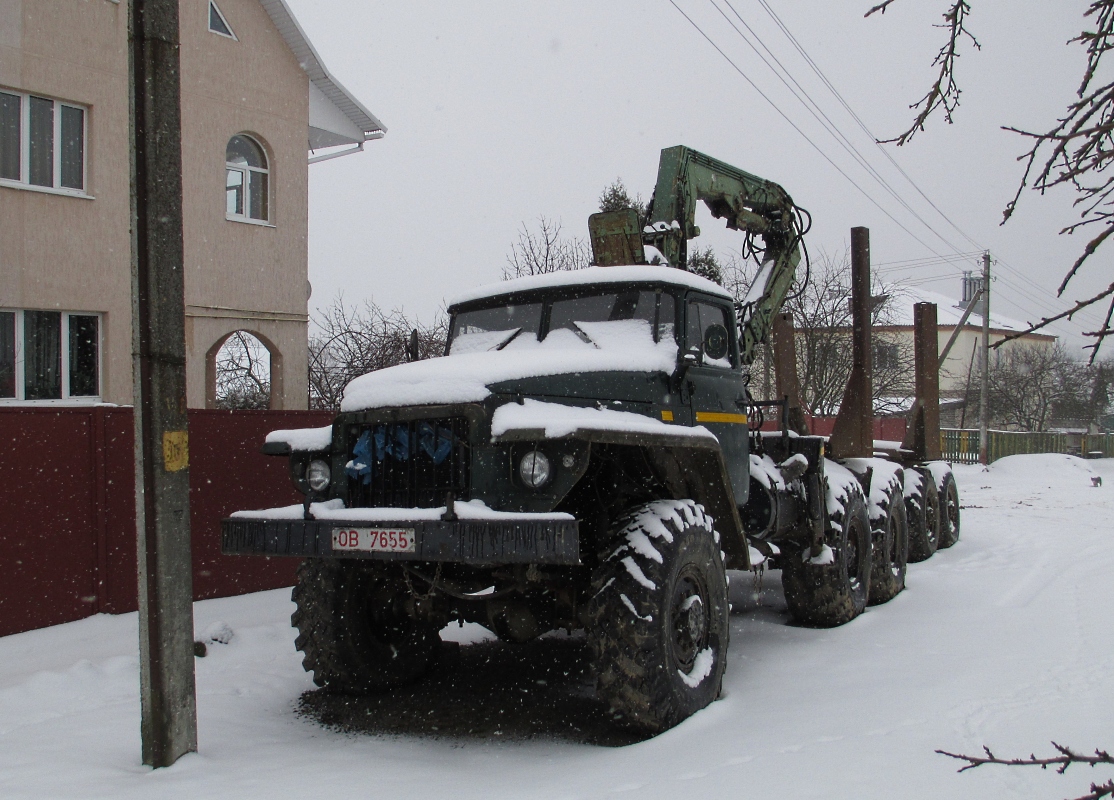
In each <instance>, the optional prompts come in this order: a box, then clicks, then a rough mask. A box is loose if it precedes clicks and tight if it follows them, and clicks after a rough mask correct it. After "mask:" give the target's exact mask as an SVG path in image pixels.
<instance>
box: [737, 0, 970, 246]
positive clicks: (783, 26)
mask: <svg viewBox="0 0 1114 800" xmlns="http://www.w3.org/2000/svg"><path fill="white" fill-rule="evenodd" d="M758 2H759V3H760V4H761V6H762V8H764V9H765V10H766V13H767V14H769V15H770V18H771V19H773V21H774V23H775V24H776V25H777V26H778V28H779V29H781V32H782V33H783V34H785V37H786V38H787V39H788V40H789V42H790V43H791V44H792V45H793V47H794V48H796V50H797V52H798V53H800V55H801V57H802V58H803V59H804V60H805V63H807V64H808V65H809V67H811V68H812V71H813V72H814V73H815V74H816V76H817V77H818V78H819V79H820V80H821V82H823V84H824V85H825V86H826V87H827V88H828V90H829V91H830V92H831V93H832V95H833V96H834V97H835V99H836V100H837V101H838V102H839V104H840V105H841V106H843V109H844V110H845V111H846V112H847V113H848V114H849V115H850V116H851V118H852V119H853V120H855V122H856V124H858V126H859V128H861V129H862V131H863V133H865V134H866V135H867V136H869V137H870V140H871V141H872V142H874V145H875V147H877V148H878V150H879V151H881V153H882V155H884V156H885V157H886V160H887V161H889V162H890V164H892V165H893V167H894V168H895V169H896V170H897V171H898V172H899V173H901V176H902V177H903V178H905V180H907V181H908V182H909V185H910V186H912V187H913V188H914V189H915V190H916V192H917V194H919V195H920V196H921V197H922V198H924V200H925V202H927V203H928V204H929V205H930V206H932V208H933V210H934V211H935V212H936V213H937V214H939V215H940V216H941V217H942V218H943V219H944V221H945V222H947V223H948V224H949V225H951V226H952V228H954V229H955V231H956V232H958V233H959V235H960V236H962V237H963V238H964V239H966V240H967V241H968V242H970V243H971V244H973V245H974V246H975V247H976V248H977V249H978V250H985V249H986V248H985V247H983V246H982V245H981V244H979V243H978V242H977V241H975V240H974V239H973V238H971V237H970V236H968V235H967V233H966V232H965V231H964V230H963V229H962V228H960V227H959V226H958V225H956V224H955V223H954V222H952V220H951V218H950V217H949V216H948V215H947V214H945V213H944V212H943V211H942V210H941V209H940V207H939V206H937V205H936V204H935V203H934V202H932V199H931V198H930V197H929V196H928V195H927V194H925V193H924V192H923V191H922V190H921V187H920V186H918V185H917V183H916V181H914V180H913V179H912V177H910V176H909V174H908V173H907V172H906V171H905V170H904V169H903V168H902V167H901V165H900V164H898V163H897V161H896V160H895V159H894V157H893V156H892V155H890V151H889V150H887V149H886V148H885V146H883V145H882V144H881V143H880V142H879V141H878V137H877V136H875V135H874V133H873V132H872V131H871V130H870V128H868V127H867V125H866V123H865V122H863V120H862V118H861V117H859V115H858V114H857V113H855V110H854V109H853V108H851V106H850V104H849V103H848V102H847V101H846V100H844V99H843V95H841V94H840V93H839V91H838V90H837V89H836V88H835V85H834V84H832V82H831V81H830V80H828V76H827V75H825V74H824V71H823V70H822V69H820V66H819V65H818V64H817V63H816V62H815V61H813V59H812V56H810V55H809V54H808V52H807V51H806V50H805V49H804V47H803V46H802V45H801V43H800V42H799V41H797V37H796V36H794V35H793V32H792V31H790V30H789V27H788V26H787V25H786V24H785V23H784V22H782V21H781V18H780V17H779V16H778V15H777V13H776V12H775V11H774V10H773V9H772V8H771V7H770V5H769V3H768V2H767V0H758ZM953 249H955V248H953Z"/></svg>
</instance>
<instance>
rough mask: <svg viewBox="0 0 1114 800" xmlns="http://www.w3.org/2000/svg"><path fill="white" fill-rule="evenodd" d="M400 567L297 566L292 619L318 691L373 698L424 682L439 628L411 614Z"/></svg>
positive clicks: (315, 562)
mask: <svg viewBox="0 0 1114 800" xmlns="http://www.w3.org/2000/svg"><path fill="white" fill-rule="evenodd" d="M408 597H409V591H408V590H407V588H406V586H405V583H404V582H403V580H402V573H401V571H400V570H399V569H398V567H397V566H395V565H391V564H386V563H383V562H375V561H363V560H359V561H357V560H339V559H323V558H307V559H306V560H305V561H303V562H302V565H301V567H300V568H299V569H298V583H297V585H296V586H295V587H294V591H293V593H292V596H291V599H292V600H293V601H294V602H295V604H297V609H296V610H295V611H294V614H293V615H292V616H291V617H290V621H291V622H292V623H293V624H294V627H296V628H297V629H298V638H297V639H296V640H295V645H296V646H297V648H298V649H299V650H301V651H302V653H303V656H304V657H303V658H302V666H303V667H305V670H306V671H307V672H312V673H313V682H314V683H316V684H317V685H318V686H322V687H325V688H327V689H332V690H335V691H339V692H345V693H350V694H367V693H370V692H377V691H383V690H385V689H389V688H391V687H394V686H400V685H402V684H405V683H409V682H411V681H414V680H417V679H418V678H420V677H421V676H422V674H423V673H424V672H425V671H426V669H427V668H428V667H429V665H430V663H431V662H432V661H433V660H434V658H435V657H436V655H437V653H438V651H439V649H440V645H441V640H440V637H439V636H438V635H437V630H436V628H434V627H432V626H430V625H427V624H423V623H420V622H418V621H415V620H413V619H411V618H410V617H409V616H407V614H406V612H405V610H404V608H403V604H404V603H405V601H406V599H407V598H408Z"/></svg>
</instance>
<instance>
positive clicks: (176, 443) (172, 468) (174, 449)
mask: <svg viewBox="0 0 1114 800" xmlns="http://www.w3.org/2000/svg"><path fill="white" fill-rule="evenodd" d="M162 463H163V466H164V467H165V468H166V471H167V472H180V471H181V470H184V469H185V468H186V467H188V466H189V465H190V438H189V433H188V432H186V431H166V432H165V433H163V435H162Z"/></svg>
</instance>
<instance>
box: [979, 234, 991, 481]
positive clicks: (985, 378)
mask: <svg viewBox="0 0 1114 800" xmlns="http://www.w3.org/2000/svg"><path fill="white" fill-rule="evenodd" d="M982 303H983V306H982V385H981V386H980V387H979V463H980V464H986V463H989V460H990V459H989V452H990V433H989V428H990V413H989V410H988V400H989V397H988V395H989V393H990V251H989V250H987V251H986V252H985V253H983V254H982Z"/></svg>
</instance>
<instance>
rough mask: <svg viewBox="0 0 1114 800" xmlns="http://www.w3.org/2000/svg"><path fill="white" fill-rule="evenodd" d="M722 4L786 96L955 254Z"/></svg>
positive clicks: (728, 0) (759, 39)
mask: <svg viewBox="0 0 1114 800" xmlns="http://www.w3.org/2000/svg"><path fill="white" fill-rule="evenodd" d="M723 2H724V4H725V5H726V6H727V7H728V8H730V9H731V12H732V13H733V14H734V15H735V17H736V18H737V19H738V20H739V22H740V23H741V24H742V26H743V27H744V28H746V30H747V31H748V32H749V33H750V35H751V36H752V37H753V38H754V40H755V41H756V42H757V43H758V45H759V46H761V48H762V50H764V51H765V52H766V54H767V55H769V57H770V59H772V60H773V62H774V63H775V64H777V68H775V67H774V65H773V64H771V63H770V60H769V59H767V58H766V56H764V55H763V54H762V52H761V51H759V49H758V47H756V46H755V44H754V42H752V41H751V40H750V39H749V38H748V37H747V36H746V35H745V34H744V33H743V32H742V31H741V30H739V28H738V26H737V25H735V23H734V22H733V21H732V20H731V19H730V18H729V17H728V16H727V14H725V13H724V11H723V9H721V8H720V7H719V6H718V5H717V4H716V0H709V3H710V4H711V5H712V7H713V8H715V9H716V11H717V12H719V14H720V16H722V17H723V18H724V19H725V20H726V21H727V24H728V25H730V26H731V28H732V29H733V30H734V31H735V33H736V34H738V35H739V38H741V39H742V40H743V41H744V42H745V43H746V44H747V46H748V47H749V48H750V49H751V50H752V51H754V53H755V55H757V56H758V58H759V59H761V60H762V63H764V64H765V65H766V66H767V67H768V68H769V69H770V71H771V72H773V73H774V75H775V76H776V77H777V79H778V80H780V81H781V83H782V84H783V85H784V86H785V88H786V89H788V90H789V93H790V94H792V95H793V96H794V97H795V98H796V99H797V101H798V102H799V103H800V104H801V105H802V106H804V108H805V110H806V111H808V112H809V113H810V114H811V115H812V117H813V118H814V119H815V120H816V121H817V122H818V123H820V126H821V127H822V128H824V130H825V131H827V132H828V134H829V135H831V137H832V138H833V139H835V141H836V143H837V144H838V145H839V146H840V147H842V148H843V150H844V151H845V152H846V153H847V154H848V155H850V156H851V158H852V159H854V160H855V161H856V162H857V163H858V164H859V166H861V167H862V168H863V169H864V170H866V172H867V174H868V175H870V177H871V178H873V179H874V181H875V182H876V183H878V185H879V186H881V187H882V188H883V189H884V190H885V191H886V192H887V193H888V194H889V195H890V197H892V198H893V199H894V200H896V201H897V202H898V204H900V205H901V206H902V208H904V209H905V210H906V211H907V212H909V214H910V215H911V216H912V217H913V218H914V219H916V220H917V221H918V222H920V223H921V224H922V225H923V226H924V227H925V228H926V229H928V231H929V232H931V233H932V234H933V235H934V236H935V237H936V238H938V239H939V240H940V241H941V242H943V243H944V244H945V245H946V246H947V247H948V248H949V249H952V250H957V251H958V248H957V247H956V246H955V245H954V244H953V243H952V242H951V241H949V240H948V239H947V238H946V237H945V236H944V235H943V234H941V233H940V232H939V231H937V230H936V229H935V228H934V227H933V226H932V225H930V224H929V223H928V221H927V220H925V219H924V218H923V217H922V216H921V215H920V214H919V213H918V212H917V210H916V209H915V208H913V206H911V205H910V204H909V203H908V202H907V201H906V200H905V198H904V197H902V196H901V194H899V193H898V191H897V190H896V189H894V187H893V186H892V185H890V183H889V181H887V180H886V178H885V177H884V176H883V175H882V174H881V173H880V172H879V171H878V170H877V169H875V168H874V165H873V164H871V163H870V162H869V160H867V158H866V157H865V156H864V155H863V154H862V153H861V152H860V151H859V149H858V147H856V146H855V144H854V143H853V142H852V141H851V140H850V139H849V138H848V137H847V136H846V135H845V134H844V133H843V131H842V130H840V128H839V126H838V125H837V124H836V123H835V122H833V121H832V119H831V118H830V117H829V116H828V115H827V113H825V111H824V110H823V109H822V108H821V107H820V105H819V104H818V103H817V102H816V101H815V100H813V99H812V96H811V95H810V94H809V93H808V90H807V89H805V88H804V87H803V86H801V84H800V82H798V81H797V79H796V78H795V77H793V73H792V72H791V71H790V70H789V69H788V68H786V66H785V65H784V64H782V63H781V60H780V59H779V58H778V57H777V56H776V55H775V54H774V53H773V51H771V50H770V48H769V47H767V46H766V43H765V42H764V41H762V37H760V36H759V35H758V34H757V33H756V32H755V31H754V29H753V28H752V27H751V26H750V25H749V24H748V23H747V21H746V20H745V19H743V17H742V15H741V14H739V12H738V10H737V9H736V8H735V6H733V5H732V4H731V0H723ZM779 69H780V71H779ZM782 73H784V76H783V75H782ZM787 79H788V80H787ZM790 81H792V84H793V85H792V86H790V84H789V82H790ZM794 86H795V87H796V89H794V88H793V87H794ZM798 91H799V93H798ZM802 95H803V97H802Z"/></svg>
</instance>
